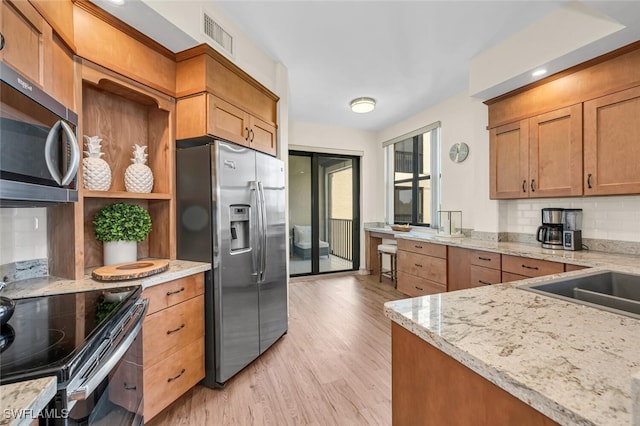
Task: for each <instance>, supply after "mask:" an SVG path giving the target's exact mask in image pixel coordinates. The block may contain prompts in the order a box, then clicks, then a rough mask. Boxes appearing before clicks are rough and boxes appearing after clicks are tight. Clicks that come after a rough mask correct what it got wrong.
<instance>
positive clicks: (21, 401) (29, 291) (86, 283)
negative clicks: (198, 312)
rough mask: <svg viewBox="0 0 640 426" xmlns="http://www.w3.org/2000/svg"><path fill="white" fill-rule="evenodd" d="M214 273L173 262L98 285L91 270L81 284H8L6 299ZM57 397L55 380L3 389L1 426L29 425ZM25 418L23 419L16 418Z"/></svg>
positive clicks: (59, 281)
mask: <svg viewBox="0 0 640 426" xmlns="http://www.w3.org/2000/svg"><path fill="white" fill-rule="evenodd" d="M210 269H211V264H209V263H202V262H190V261H186V260H170V261H169V268H168V269H167V270H166V271H164V272H161V273H159V274H156V275H152V276H149V277H144V278H139V279H133V280H125V281H96V280H94V279H92V278H91V270H88V271H87V273H86V274H85V277H84V278H83V279H81V280H68V279H63V278H56V277H44V278H30V279H25V280H20V281H14V282H12V283H9V284H7V286H6V287H5V289H4V290H3V293H2V295H3V296H6V297H10V298H13V299H23V298H27V297H34V296H46V295H51V294H62V293H75V292H79V291H88V290H96V289H105V290H106V289H112V288H119V287H130V286H141V287H142V288H143V289H144V288H147V287H151V286H154V285H158V284H162V283H165V282H167V281H172V280H176V279H178V278H182V277H186V276H189V275H193V274H197V273H199V272H205V271H208V270H210ZM55 393H56V379H55V377H54V378H48V379H37V380H27V381H24V382H18V383H12V384H8V385H2V386H0V397H1V400H2V409H3V410H9V411H3V412H2V413H0V426H2V425H5V424H11V425H22V424H25V425H29V424H30V422H31V420H32V417H33V416H35V417H37V413H39V412H40V410H42V408H44V406H45V405H46V404H47V403H48V402H49V401H50V400H51V398H53V397H54V395H55ZM20 410H24V411H20ZM16 413H17V414H16ZM32 413H33V416H32ZM21 416H22V417H23V418H16V417H21ZM12 421H13V422H12Z"/></svg>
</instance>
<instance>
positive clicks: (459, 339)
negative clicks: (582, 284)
mask: <svg viewBox="0 0 640 426" xmlns="http://www.w3.org/2000/svg"><path fill="white" fill-rule="evenodd" d="M367 230H369V231H374V232H386V233H388V234H389V235H390V236H391V235H393V236H395V238H406V239H411V240H419V241H429V242H434V243H439V244H447V245H452V246H457V247H464V248H470V249H478V250H487V251H494V252H499V253H502V254H510V255H516V256H524V257H530V258H535V259H543V260H550V261H556V262H565V263H572V264H576V265H583V266H590V267H593V268H592V269H589V270H580V271H573V272H565V273H562V274H556V275H549V276H544V277H539V278H531V279H527V280H522V281H517V282H513V283H505V284H495V285H491V286H483V287H478V288H473V289H468V290H459V291H454V292H450V293H441V294H437V295H431V296H423V297H416V298H411V299H404V300H398V301H393V302H388V303H386V304H385V308H384V311H385V315H386V316H387V317H389V318H390V319H391V320H392V321H394V322H396V323H397V324H399V325H401V326H402V327H404V328H406V329H407V330H409V331H411V332H412V333H413V334H415V335H416V336H418V337H420V338H421V339H423V340H424V341H426V342H427V343H429V344H431V345H433V346H435V347H436V348H438V349H440V350H441V351H443V352H445V353H446V354H447V355H449V356H451V357H452V358H454V359H456V360H457V361H459V362H461V363H462V364H463V365H465V366H467V367H469V368H470V369H471V370H473V371H475V372H476V373H478V374H479V375H481V376H482V377H484V378H486V379H487V380H489V381H491V382H493V383H495V384H496V385H498V386H499V387H501V388H502V389H504V390H506V391H507V392H509V393H511V394H512V395H514V396H515V397H517V398H519V399H520V400H522V401H524V402H525V403H527V404H529V405H531V406H532V407H534V408H535V409H536V410H538V411H540V412H542V413H543V414H545V415H546V416H548V417H550V418H551V419H553V420H555V421H557V422H558V423H560V424H565V425H627V424H629V425H630V424H637V423H634V419H635V422H638V421H639V419H640V405H638V404H639V403H640V338H638V336H640V320H638V319H634V318H631V317H627V316H624V315H620V314H615V313H610V312H607V311H603V310H600V309H596V308H592V307H589V306H584V305H580V304H576V303H571V302H566V301H563V300H560V299H557V298H553V297H548V296H543V295H540V294H537V293H533V292H529V291H524V290H522V289H519V288H517V287H518V286H521V285H523V284H533V283H542V282H546V281H550V280H553V279H557V278H559V277H563V278H564V277H579V276H582V275H585V274H591V273H593V272H596V271H600V270H603V271H604V270H613V271H619V272H626V273H632V274H640V258H639V257H638V256H629V255H620V254H609V253H600V252H587V251H578V252H568V251H567V252H565V251H561V250H555V251H554V250H547V249H542V248H540V247H538V246H534V245H530V244H522V243H501V242H491V241H479V240H472V239H469V238H446V237H438V236H436V235H429V234H424V233H418V232H408V233H394V232H393V231H392V230H390V229H385V228H368V229H367ZM634 412H635V413H636V416H635V417H634V415H633V413H634Z"/></svg>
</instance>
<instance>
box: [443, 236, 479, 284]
mask: <svg viewBox="0 0 640 426" xmlns="http://www.w3.org/2000/svg"><path fill="white" fill-rule="evenodd" d="M472 255H473V250H469V249H465V248H461V247H453V246H450V247H449V253H448V255H447V291H454V290H462V289H465V288H469V287H471V285H470V283H471V275H470V268H469V266H470V265H471V256H472Z"/></svg>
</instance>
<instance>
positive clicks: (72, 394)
mask: <svg viewBox="0 0 640 426" xmlns="http://www.w3.org/2000/svg"><path fill="white" fill-rule="evenodd" d="M148 306H149V299H143V300H141V301H139V302H136V307H135V308H134V309H135V312H134V313H133V315H134V316H136V315H137V318H135V325H134V326H133V328H131V329H130V330H129V332H128V334H127V337H125V338H124V339H123V340H122V341H121V342H120V343H119V345H118V347H117V349H116V350H115V351H114V352H113V354H111V356H110V357H109V359H108V360H106V362H104V363H103V364H102V365H101V366H100V368H98V370H97V371H96V372H95V373H94V374H93V375H92V376H91V377H89V378H88V379H87V380H86V381H85V382H84V384H83V385H82V386H79V387H78V388H76V389H71V390H69V392H68V394H67V399H68V400H69V401H82V400H85V399H87V398H88V397H89V396H90V395H91V394H93V392H94V391H95V390H96V389H97V387H98V386H99V385H100V383H102V381H103V380H104V379H105V378H106V377H107V376H108V375H109V373H111V371H112V370H113V368H114V367H115V366H116V365H117V364H118V362H120V360H121V359H122V358H123V357H124V355H125V354H126V353H127V351H128V350H129V348H130V347H131V345H132V344H133V341H134V340H135V339H136V337H138V334H140V330H142V322H143V320H144V316H145V313H146V312H147V307H148Z"/></svg>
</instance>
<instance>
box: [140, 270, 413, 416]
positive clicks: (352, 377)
mask: <svg viewBox="0 0 640 426" xmlns="http://www.w3.org/2000/svg"><path fill="white" fill-rule="evenodd" d="M289 293H290V296H289V303H290V311H289V331H288V333H287V334H286V335H285V336H284V337H283V338H281V339H280V340H279V341H278V342H276V343H275V344H274V345H273V346H272V347H271V348H270V349H269V350H268V351H267V352H266V353H264V354H263V355H262V356H261V357H260V358H258V359H257V360H256V361H254V362H253V363H252V364H251V365H249V366H248V367H246V368H245V369H244V370H243V371H241V372H240V373H238V375H236V376H235V377H234V378H233V379H231V380H230V381H229V382H227V384H226V386H225V388H224V389H216V390H214V389H209V388H206V387H204V386H200V385H198V386H196V387H195V388H194V389H192V390H190V391H189V392H187V393H186V394H185V395H184V396H183V397H182V398H180V399H179V400H178V401H176V402H175V403H173V405H171V406H170V407H169V408H167V409H166V410H164V411H163V412H162V413H160V414H159V415H158V416H157V417H156V418H154V419H153V420H151V422H149V423H148V424H150V425H152V426H159V425H169V424H170V425H278V426H279V425H323V426H324V425H367V424H370V425H390V424H391V325H390V321H389V319H387V318H386V317H385V316H384V314H383V306H382V305H383V303H384V302H386V301H388V300H396V299H401V298H403V297H406V296H404V295H402V293H399V292H397V291H396V290H395V289H394V288H393V286H392V285H391V284H390V282H389V281H386V282H385V281H383V282H382V284H379V283H378V279H377V277H371V276H363V275H349V276H342V277H332V278H323V277H319V278H317V279H313V280H305V281H294V282H291V283H290V286H289Z"/></svg>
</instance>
